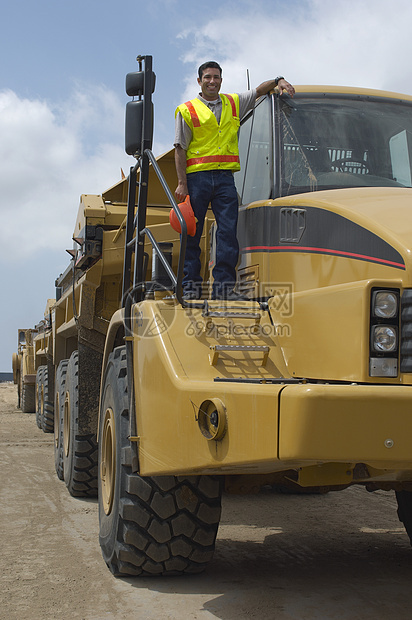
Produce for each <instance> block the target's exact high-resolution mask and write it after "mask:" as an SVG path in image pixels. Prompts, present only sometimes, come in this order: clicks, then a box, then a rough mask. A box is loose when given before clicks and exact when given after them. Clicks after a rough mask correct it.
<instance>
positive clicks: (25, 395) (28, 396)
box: [21, 383, 36, 413]
mask: <svg viewBox="0 0 412 620" xmlns="http://www.w3.org/2000/svg"><path fill="white" fill-rule="evenodd" d="M21 410H22V412H23V413H35V412H36V385H35V384H34V383H23V387H22V390H21Z"/></svg>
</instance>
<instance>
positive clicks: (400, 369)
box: [43, 56, 412, 576]
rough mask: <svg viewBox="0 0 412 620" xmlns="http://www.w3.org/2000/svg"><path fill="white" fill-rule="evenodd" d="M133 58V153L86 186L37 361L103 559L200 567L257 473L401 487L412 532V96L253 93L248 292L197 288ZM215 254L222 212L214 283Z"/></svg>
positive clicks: (138, 571) (245, 157) (309, 481)
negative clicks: (95, 523)
mask: <svg viewBox="0 0 412 620" xmlns="http://www.w3.org/2000/svg"><path fill="white" fill-rule="evenodd" d="M138 61H139V67H138V71H136V72H133V73H131V74H128V76H127V79H126V88H127V92H128V95H130V96H131V97H132V100H131V101H130V102H129V103H128V104H127V111H126V150H127V152H128V153H129V154H131V155H132V156H134V157H135V158H136V163H135V165H132V166H131V169H130V174H129V176H128V178H127V179H124V180H122V181H121V182H120V183H118V184H117V185H115V186H114V187H112V188H111V189H109V190H107V191H106V192H105V193H103V194H102V195H101V196H82V198H81V202H80V208H79V213H78V216H77V220H76V224H75V230H74V235H73V240H74V241H73V249H72V250H70V252H71V255H72V258H71V261H70V264H69V266H68V268H67V271H66V272H65V273H64V274H62V275H61V276H60V277H59V278H58V279H57V281H56V286H57V288H56V301H55V304H54V305H53V306H52V308H51V316H52V320H51V326H50V338H51V340H50V343H49V345H48V346H49V348H48V350H49V351H50V356H49V358H48V362H47V364H43V366H45V368H46V369H47V375H48V376H50V375H52V376H53V382H54V398H53V406H54V432H55V459H56V470H57V473H58V475H59V476H60V477H62V478H64V480H65V482H66V485H67V487H68V490H69V492H70V493H71V494H72V495H83V496H90V495H93V494H96V493H97V492H98V497H99V520H100V544H101V548H102V553H103V557H104V560H105V561H106V563H107V565H108V566H109V568H110V570H111V571H112V572H113V573H114V574H115V575H121V576H123V575H153V574H176V573H187V572H188V573H193V572H199V571H201V570H202V569H204V567H205V566H206V565H207V563H208V561H209V560H210V559H211V557H212V555H213V550H214V546H215V538H216V533H217V529H218V525H219V519H220V512H221V495H222V492H223V490H226V491H227V492H233V493H236V492H237V493H248V492H251V493H254V492H256V491H257V490H258V489H259V488H261V487H263V486H265V485H271V486H273V487H276V486H283V487H284V486H288V487H290V488H291V489H294V490H296V491H298V490H302V491H308V490H322V491H323V492H327V491H330V490H335V491H337V490H344V489H345V488H347V487H349V486H350V485H354V484H357V485H362V486H363V487H364V488H365V489H366V490H367V491H375V490H378V489H380V490H385V491H391V492H395V493H396V497H397V501H398V506H399V509H398V514H399V518H400V520H401V521H402V522H403V523H404V525H405V527H406V530H407V532H408V533H409V534H410V535H411V534H412V499H411V498H412V258H411V256H412V139H411V136H412V97H410V96H407V95H401V94H395V93H388V92H380V91H373V90H366V89H360V88H340V87H331V86H328V87H322V86H298V87H296V95H295V97H294V98H293V99H291V98H290V97H289V96H288V95H286V94H283V95H282V96H280V95H279V93H277V92H273V93H271V94H269V95H267V96H265V97H262V98H261V99H259V100H258V101H257V102H256V105H255V107H254V109H253V110H252V111H251V112H250V113H249V114H248V115H247V116H246V117H245V118H243V119H242V121H241V127H240V134H239V147H240V157H241V164H242V170H241V172H239V173H236V174H235V183H236V187H237V191H238V194H239V204H240V207H239V227H238V238H239V244H240V261H239V265H238V275H237V290H238V291H239V292H240V293H241V294H242V296H245V297H247V298H248V301H231V302H229V301H216V300H212V299H210V298H209V295H208V287H207V286H206V287H205V291H204V294H203V298H202V299H200V300H194V301H190V302H189V301H186V300H185V299H184V298H183V295H182V277H183V261H184V254H185V247H186V241H187V223H186V221H185V219H184V217H183V215H182V213H181V211H180V209H179V207H178V205H176V202H175V200H174V196H173V190H174V188H175V187H176V185H177V179H176V173H175V168H174V159H173V153H172V152H169V153H166V154H165V155H163V156H162V157H159V158H158V159H156V158H155V157H154V156H153V153H152V150H151V146H152V130H153V104H152V92H153V90H154V84H155V80H154V74H153V70H152V58H151V57H150V56H144V57H139V58H138ZM171 208H172V209H173V210H174V213H175V216H176V217H177V219H178V221H179V224H180V229H181V234H180V235H179V234H178V233H176V232H174V230H173V229H172V228H171V226H170V224H169V212H170V209H171ZM214 260H215V224H214V219H213V216H212V215H210V216H209V215H208V217H207V220H206V224H205V229H204V232H203V237H202V265H203V276H204V281H205V282H207V283H209V284H210V283H211V281H212V277H213V276H212V268H213V264H214ZM45 374H46V370H43V377H44V375H45ZM49 400H51V399H50V398H49ZM275 501H276V496H275V495H274V502H275Z"/></svg>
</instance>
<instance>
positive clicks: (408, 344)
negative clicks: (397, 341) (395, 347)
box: [401, 289, 412, 372]
mask: <svg viewBox="0 0 412 620" xmlns="http://www.w3.org/2000/svg"><path fill="white" fill-rule="evenodd" d="M401 326H402V328H401V372H412V289H405V290H404V292H403V295H402V302H401Z"/></svg>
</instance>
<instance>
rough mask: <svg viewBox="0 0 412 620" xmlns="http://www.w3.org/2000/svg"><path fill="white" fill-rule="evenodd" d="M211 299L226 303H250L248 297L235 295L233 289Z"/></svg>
mask: <svg viewBox="0 0 412 620" xmlns="http://www.w3.org/2000/svg"><path fill="white" fill-rule="evenodd" d="M213 299H222V300H223V299H224V300H226V301H250V299H249V297H246V296H245V295H241V294H240V293H237V292H236V291H235V290H234V289H232V290H231V291H228V292H226V293H223V294H222V295H215V296H214V297H213Z"/></svg>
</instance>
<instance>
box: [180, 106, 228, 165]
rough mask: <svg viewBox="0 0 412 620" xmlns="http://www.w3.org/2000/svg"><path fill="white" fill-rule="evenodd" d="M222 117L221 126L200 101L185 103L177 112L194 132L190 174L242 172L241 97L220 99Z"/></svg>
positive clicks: (187, 154) (191, 145) (187, 160)
mask: <svg viewBox="0 0 412 620" xmlns="http://www.w3.org/2000/svg"><path fill="white" fill-rule="evenodd" d="M220 97H221V99H222V115H221V118H220V123H218V122H217V120H216V117H215V115H214V114H213V112H212V111H211V110H210V109H209V108H208V107H207V105H205V104H204V103H203V102H202V101H200V99H192V100H191V101H187V102H186V103H182V105H180V106H179V107H178V108H177V110H176V114H177V113H178V112H180V113H181V115H182V116H183V119H184V120H185V122H186V123H187V124H188V126H189V127H190V129H191V130H192V140H191V142H190V144H189V147H188V149H187V153H186V172H188V173H189V172H198V171H199V170H233V171H236V170H240V160H239V147H238V141H237V132H238V130H239V125H240V121H239V96H238V95H236V94H233V95H220Z"/></svg>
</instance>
